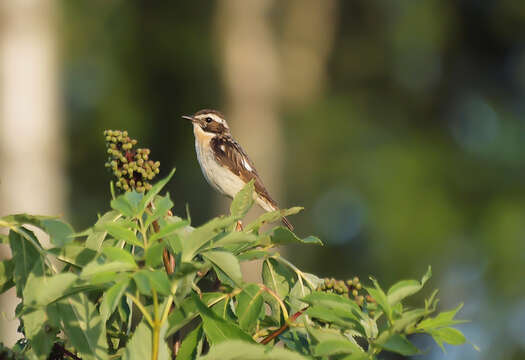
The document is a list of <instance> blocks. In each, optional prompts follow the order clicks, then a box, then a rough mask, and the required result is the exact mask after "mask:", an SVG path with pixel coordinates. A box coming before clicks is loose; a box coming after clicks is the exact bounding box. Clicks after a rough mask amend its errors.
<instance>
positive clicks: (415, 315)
mask: <svg viewBox="0 0 525 360" xmlns="http://www.w3.org/2000/svg"><path fill="white" fill-rule="evenodd" d="M425 314H426V311H425V310H423V309H414V310H410V311H406V312H404V313H403V315H401V317H400V318H399V319H396V321H395V323H394V331H396V332H403V331H404V330H405V329H406V328H408V327H410V326H415V324H416V323H417V322H418V321H419V319H421V318H422V317H423V316H424V315H425Z"/></svg>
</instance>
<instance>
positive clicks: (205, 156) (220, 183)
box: [183, 109, 293, 230]
mask: <svg viewBox="0 0 525 360" xmlns="http://www.w3.org/2000/svg"><path fill="white" fill-rule="evenodd" d="M183 118H185V119H187V120H190V121H191V122H192V123H193V133H194V135H195V150H196V152H197V159H198V160H199V164H200V166H201V169H202V173H203V174H204V177H205V178H206V180H207V181H208V183H209V184H210V185H211V186H213V187H214V188H215V189H216V190H218V191H219V192H220V193H223V194H225V195H227V196H229V197H231V198H233V197H234V196H235V195H236V194H237V193H238V192H239V190H241V189H242V188H243V187H244V185H246V183H248V182H249V181H251V180H253V181H254V185H255V201H256V202H257V204H258V205H259V206H261V207H262V208H263V209H264V210H266V211H273V210H278V209H279V207H278V206H277V203H276V202H275V200H273V199H272V197H271V196H270V194H269V193H268V191H267V190H266V188H265V187H264V185H263V183H262V181H261V178H260V176H259V174H258V173H257V170H256V168H255V165H254V164H253V162H252V161H251V160H250V158H249V157H248V155H247V154H246V152H245V151H244V150H243V149H242V147H241V146H240V145H239V143H238V142H237V141H235V139H233V137H232V136H231V133H230V128H229V126H228V124H227V123H226V120H225V119H224V116H223V115H222V114H221V113H220V112H218V111H216V110H208V109H205V110H201V111H199V112H197V113H195V115H192V116H183ZM283 223H284V224H285V225H286V226H287V227H288V228H289V229H290V230H293V226H292V224H291V223H290V222H289V221H288V220H287V219H286V218H283Z"/></svg>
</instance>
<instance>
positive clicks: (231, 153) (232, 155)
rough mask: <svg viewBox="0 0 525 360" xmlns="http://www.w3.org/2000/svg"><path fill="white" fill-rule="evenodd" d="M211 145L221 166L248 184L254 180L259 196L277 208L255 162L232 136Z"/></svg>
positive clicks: (215, 139)
mask: <svg viewBox="0 0 525 360" xmlns="http://www.w3.org/2000/svg"><path fill="white" fill-rule="evenodd" d="M210 145H211V148H212V149H213V153H214V154H215V158H216V159H217V161H218V162H219V163H220V164H223V165H225V166H226V167H227V168H228V169H230V171H231V172H233V173H234V174H235V175H237V176H239V177H240V178H241V180H242V181H244V182H246V183H247V182H249V181H250V180H254V185H255V191H256V192H257V194H258V195H259V196H261V197H263V198H264V199H265V200H266V201H268V202H269V203H270V204H271V205H272V206H275V207H277V203H276V202H275V201H274V200H273V199H272V198H271V196H270V194H268V191H267V190H266V188H265V187H264V185H263V183H262V181H261V178H260V177H259V174H258V173H257V170H256V169H255V166H254V164H253V162H252V161H251V160H250V158H249V157H248V155H246V153H245V152H244V150H243V149H242V147H241V146H240V145H239V143H238V142H237V141H235V140H234V139H233V138H231V137H230V136H216V137H214V138H213V139H212V140H211V144H210Z"/></svg>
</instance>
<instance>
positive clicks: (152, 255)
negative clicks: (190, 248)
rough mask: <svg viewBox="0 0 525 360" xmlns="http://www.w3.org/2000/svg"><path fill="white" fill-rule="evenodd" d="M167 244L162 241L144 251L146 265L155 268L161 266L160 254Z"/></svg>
mask: <svg viewBox="0 0 525 360" xmlns="http://www.w3.org/2000/svg"><path fill="white" fill-rule="evenodd" d="M166 246H168V244H167V243H166V242H165V241H163V242H159V243H157V244H153V245H150V246H149V247H148V248H147V249H146V265H147V266H150V267H152V268H156V267H158V266H159V265H161V264H162V253H163V252H164V249H165V248H166Z"/></svg>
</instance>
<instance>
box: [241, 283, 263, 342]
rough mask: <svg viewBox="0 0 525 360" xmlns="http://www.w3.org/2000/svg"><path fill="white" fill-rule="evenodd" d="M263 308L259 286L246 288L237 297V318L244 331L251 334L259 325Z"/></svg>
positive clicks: (251, 285)
mask: <svg viewBox="0 0 525 360" xmlns="http://www.w3.org/2000/svg"><path fill="white" fill-rule="evenodd" d="M262 306H263V297H262V290H261V288H260V287H259V285H257V284H249V285H247V286H245V287H244V288H243V290H242V292H241V293H240V294H239V295H237V309H236V312H237V317H238V320H239V326H240V328H241V329H242V330H244V331H246V332H248V333H251V332H252V331H253V329H255V326H256V325H257V319H258V318H259V315H261V310H262Z"/></svg>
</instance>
